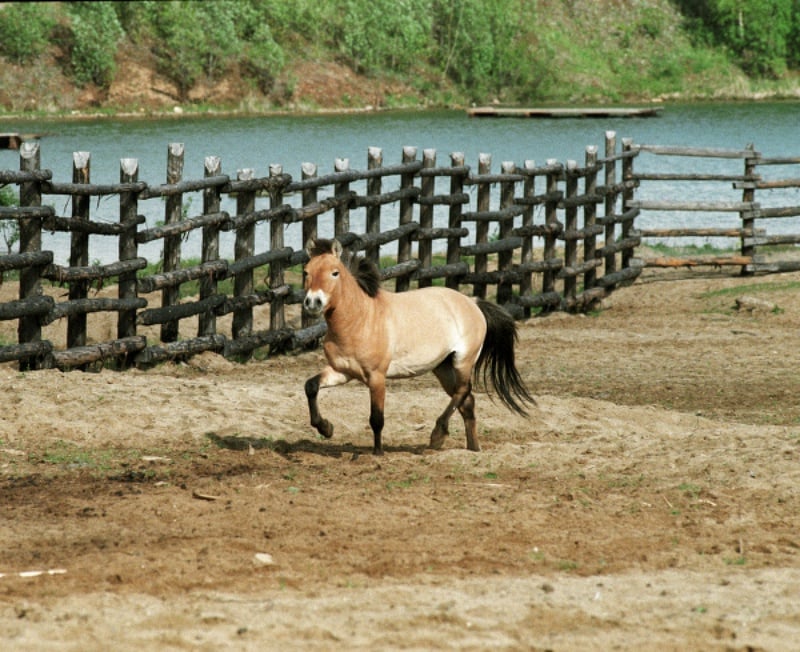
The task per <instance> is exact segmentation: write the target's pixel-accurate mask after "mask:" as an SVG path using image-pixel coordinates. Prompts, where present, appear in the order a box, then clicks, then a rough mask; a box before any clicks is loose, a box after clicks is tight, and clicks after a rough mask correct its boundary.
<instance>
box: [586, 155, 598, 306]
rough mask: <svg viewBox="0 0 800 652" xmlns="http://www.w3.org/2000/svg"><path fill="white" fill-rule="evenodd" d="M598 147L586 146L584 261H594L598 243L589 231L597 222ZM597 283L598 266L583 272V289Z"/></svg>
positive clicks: (588, 288)
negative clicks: (595, 197) (586, 201)
mask: <svg viewBox="0 0 800 652" xmlns="http://www.w3.org/2000/svg"><path fill="white" fill-rule="evenodd" d="M596 166H597V147H596V146H595V145H589V146H588V147H587V148H586V178H585V179H584V191H583V192H584V194H585V195H586V196H587V197H588V203H586V204H584V207H583V228H584V229H586V230H587V233H586V237H585V238H584V240H583V261H584V262H585V263H593V262H594V259H595V255H594V253H595V251H596V250H597V245H596V243H595V241H596V237H597V236H595V235H594V234H593V233H589V232H588V231H589V230H590V229H592V228H593V227H594V225H595V224H596V223H597V204H595V203H594V201H593V200H592V197H594V195H595V194H596V193H597V170H596V169H595V168H596ZM596 283H597V268H596V267H592V268H590V269H587V270H586V271H585V272H584V274H583V291H584V292H586V291H587V290H591V289H592V288H593V287H594V286H595V285H596Z"/></svg>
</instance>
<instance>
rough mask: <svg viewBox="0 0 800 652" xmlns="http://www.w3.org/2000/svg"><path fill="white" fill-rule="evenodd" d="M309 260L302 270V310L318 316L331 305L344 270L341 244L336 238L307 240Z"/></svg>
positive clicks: (311, 315) (312, 315)
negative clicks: (304, 294)
mask: <svg viewBox="0 0 800 652" xmlns="http://www.w3.org/2000/svg"><path fill="white" fill-rule="evenodd" d="M306 252H307V253H308V256H309V261H308V263H307V264H306V267H305V269H304V270H303V287H304V289H305V291H306V298H305V299H304V300H303V310H305V312H306V314H307V315H309V316H310V317H319V316H320V315H321V314H323V313H324V312H325V311H326V310H327V309H328V307H329V306H330V305H331V298H332V297H334V296H335V295H336V290H337V288H338V287H339V284H340V282H341V279H342V275H343V274H344V273H345V272H346V266H345V264H344V262H343V261H342V245H341V243H340V242H339V241H338V240H309V241H308V243H307V244H306Z"/></svg>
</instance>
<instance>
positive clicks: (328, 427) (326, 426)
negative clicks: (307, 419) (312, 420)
mask: <svg viewBox="0 0 800 652" xmlns="http://www.w3.org/2000/svg"><path fill="white" fill-rule="evenodd" d="M317 432H318V433H319V434H320V435H322V436H323V437H325V439H330V438H331V437H333V424H332V423H331V422H330V421H327V420H325V421H322V422H321V423H320V424H319V425H317Z"/></svg>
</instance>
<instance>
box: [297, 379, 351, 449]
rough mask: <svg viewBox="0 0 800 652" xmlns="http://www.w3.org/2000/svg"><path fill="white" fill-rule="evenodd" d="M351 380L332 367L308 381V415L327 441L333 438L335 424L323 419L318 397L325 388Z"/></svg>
mask: <svg viewBox="0 0 800 652" xmlns="http://www.w3.org/2000/svg"><path fill="white" fill-rule="evenodd" d="M348 380H350V379H349V378H348V377H347V376H345V375H344V374H340V373H339V372H338V371H335V370H334V369H333V368H331V367H325V369H323V370H322V372H320V373H318V374H317V375H316V376H313V377H312V378H309V379H308V380H307V381H306V398H307V399H308V413H309V415H310V417H311V425H312V426H314V427H315V428H316V429H317V432H319V434H320V435H322V436H323V437H325V439H330V438H331V437H333V424H332V423H331V422H330V421H328V420H327V419H323V418H322V415H321V414H320V413H319V405H318V404H317V396H318V394H319V390H320V389H322V388H323V387H335V386H336V385H343V384H344V383H346V382H347V381H348Z"/></svg>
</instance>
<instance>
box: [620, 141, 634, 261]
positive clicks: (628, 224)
mask: <svg viewBox="0 0 800 652" xmlns="http://www.w3.org/2000/svg"><path fill="white" fill-rule="evenodd" d="M632 149H633V139H632V138H623V139H622V151H623V152H626V153H629V152H630V151H631V150H632ZM622 181H623V182H628V181H630V182H633V156H627V157H625V158H624V159H622ZM633 194H634V193H633V186H631V187H630V188H626V189H625V190H624V192H623V193H622V212H623V213H624V212H625V211H626V210H627V209H628V205H627V204H628V202H629V201H632V200H633V198H634V197H633ZM632 230H633V220H625V221H624V222H623V223H622V233H621V234H620V237H621V238H622V239H623V240H626V239H627V238H629V237H631V231H632ZM632 259H633V249H623V251H622V269H628V268H629V267H630V266H631V262H632Z"/></svg>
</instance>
